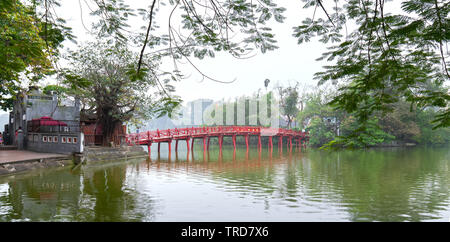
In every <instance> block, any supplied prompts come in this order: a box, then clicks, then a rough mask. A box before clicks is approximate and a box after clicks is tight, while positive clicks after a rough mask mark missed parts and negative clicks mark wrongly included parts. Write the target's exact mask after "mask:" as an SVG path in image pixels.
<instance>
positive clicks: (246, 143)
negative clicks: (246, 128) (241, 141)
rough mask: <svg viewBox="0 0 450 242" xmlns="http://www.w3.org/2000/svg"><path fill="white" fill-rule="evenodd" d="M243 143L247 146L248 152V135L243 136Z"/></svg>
mask: <svg viewBox="0 0 450 242" xmlns="http://www.w3.org/2000/svg"><path fill="white" fill-rule="evenodd" d="M245 145H246V146H247V153H248V135H246V136H245Z"/></svg>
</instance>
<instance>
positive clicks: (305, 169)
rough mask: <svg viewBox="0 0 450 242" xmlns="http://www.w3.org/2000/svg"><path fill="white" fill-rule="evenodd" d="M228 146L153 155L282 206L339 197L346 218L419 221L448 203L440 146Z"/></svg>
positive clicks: (163, 165)
mask: <svg viewBox="0 0 450 242" xmlns="http://www.w3.org/2000/svg"><path fill="white" fill-rule="evenodd" d="M227 153H228V154H227ZM227 153H225V152H224V158H223V160H222V161H218V159H217V158H215V157H216V156H217V155H218V154H214V153H211V154H210V156H209V157H210V159H209V160H208V162H206V163H205V162H201V161H191V162H165V161H156V162H157V167H158V168H157V169H172V168H175V169H183V168H186V170H188V171H189V172H193V173H195V172H199V173H200V172H201V173H209V174H211V177H213V179H214V180H215V181H216V182H217V183H221V184H223V186H225V187H227V190H232V191H240V192H241V193H242V194H245V195H250V196H252V197H255V198H257V199H261V198H268V199H269V198H270V199H269V201H270V200H272V199H282V200H285V201H287V203H286V204H287V205H288V206H301V203H302V201H308V204H317V205H318V206H322V205H326V204H333V205H332V206H336V205H337V206H338V207H339V209H343V210H344V211H346V212H347V213H348V214H349V217H348V219H349V220H351V221H422V220H427V219H433V218H439V217H440V216H441V215H440V212H441V210H446V209H448V208H447V207H446V206H448V203H449V197H450V192H449V188H448V185H449V184H450V176H449V173H448V166H449V165H450V157H449V156H450V153H449V152H448V151H447V150H446V149H436V148H428V149H425V148H423V149H422V148H413V149H398V148H397V149H370V150H346V151H338V152H336V151H334V152H325V151H318V150H308V152H306V153H293V155H292V157H289V155H288V154H286V153H287V152H285V153H284V156H282V157H280V156H279V154H278V152H274V153H273V158H272V160H270V159H269V157H268V154H267V153H263V154H262V157H261V159H258V155H256V154H254V153H251V154H250V158H249V159H245V154H243V153H245V150H243V151H242V150H239V149H238V153H237V155H236V156H237V158H236V160H234V161H233V159H232V157H231V155H230V153H231V152H227ZM228 188H230V189H228ZM312 206H314V205H312Z"/></svg>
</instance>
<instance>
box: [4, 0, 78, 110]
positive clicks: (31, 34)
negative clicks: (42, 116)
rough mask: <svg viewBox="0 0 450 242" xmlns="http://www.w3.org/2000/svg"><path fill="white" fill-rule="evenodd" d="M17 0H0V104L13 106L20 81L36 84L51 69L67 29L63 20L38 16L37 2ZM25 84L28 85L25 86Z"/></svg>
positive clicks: (20, 86) (66, 34)
mask: <svg viewBox="0 0 450 242" xmlns="http://www.w3.org/2000/svg"><path fill="white" fill-rule="evenodd" d="M32 2H33V5H30V4H24V3H22V1H19V0H4V1H1V3H0V82H1V85H0V107H1V108H2V109H3V110H6V109H8V108H11V107H12V101H13V100H14V98H15V96H16V95H17V94H18V93H19V90H20V88H23V85H21V84H23V83H26V82H27V81H28V83H29V84H36V83H37V81H39V80H40V79H42V78H43V77H44V76H45V75H47V74H52V73H54V68H53V64H52V59H53V58H55V57H57V56H58V54H59V51H58V48H59V47H60V46H61V43H62V41H63V40H64V39H65V38H69V37H70V34H68V31H69V29H68V28H66V27H64V26H63V25H62V23H63V20H62V19H58V20H55V21H54V22H52V23H51V22H46V21H45V19H46V18H47V16H48V15H47V14H44V16H43V17H40V15H39V13H38V12H37V3H36V2H35V1H32ZM26 88H28V87H26Z"/></svg>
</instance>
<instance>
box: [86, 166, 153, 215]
mask: <svg viewBox="0 0 450 242" xmlns="http://www.w3.org/2000/svg"><path fill="white" fill-rule="evenodd" d="M126 168H127V165H126V164H121V165H115V166H109V167H101V168H97V169H95V170H93V171H92V170H91V171H87V172H85V176H84V180H83V187H84V189H83V193H86V194H88V195H91V196H92V197H94V198H95V203H94V204H93V208H91V209H93V210H94V214H91V216H93V217H90V218H88V220H92V221H130V220H136V221H139V220H141V219H142V215H140V214H136V213H135V212H133V210H134V209H135V206H136V200H135V196H134V195H133V194H132V193H130V192H128V191H125V189H124V188H125V187H124V186H125V180H126ZM147 205H148V207H147V208H150V204H147Z"/></svg>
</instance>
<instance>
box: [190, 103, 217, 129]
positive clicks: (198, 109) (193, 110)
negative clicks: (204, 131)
mask: <svg viewBox="0 0 450 242" xmlns="http://www.w3.org/2000/svg"><path fill="white" fill-rule="evenodd" d="M213 102H214V101H213V100H211V99H197V100H194V101H192V102H188V103H187V106H188V112H189V113H190V116H191V125H192V126H198V125H202V124H204V123H205V120H203V113H204V112H205V110H206V108H208V107H209V106H210V105H212V104H213Z"/></svg>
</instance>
